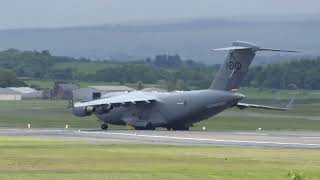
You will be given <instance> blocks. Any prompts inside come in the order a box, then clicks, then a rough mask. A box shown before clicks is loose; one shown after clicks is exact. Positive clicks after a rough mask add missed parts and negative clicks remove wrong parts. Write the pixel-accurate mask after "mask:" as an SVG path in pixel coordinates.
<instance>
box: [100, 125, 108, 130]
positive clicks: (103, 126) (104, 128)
mask: <svg viewBox="0 0 320 180" xmlns="http://www.w3.org/2000/svg"><path fill="white" fill-rule="evenodd" d="M108 127H109V126H108V124H101V129H102V130H107V129H108Z"/></svg>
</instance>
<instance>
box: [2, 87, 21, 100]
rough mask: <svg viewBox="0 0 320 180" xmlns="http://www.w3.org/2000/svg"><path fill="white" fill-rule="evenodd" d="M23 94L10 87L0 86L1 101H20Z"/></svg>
mask: <svg viewBox="0 0 320 180" xmlns="http://www.w3.org/2000/svg"><path fill="white" fill-rule="evenodd" d="M21 99H22V95H21V94H20V93H19V92H16V91H14V90H11V89H9V88H0V101H20V100H21Z"/></svg>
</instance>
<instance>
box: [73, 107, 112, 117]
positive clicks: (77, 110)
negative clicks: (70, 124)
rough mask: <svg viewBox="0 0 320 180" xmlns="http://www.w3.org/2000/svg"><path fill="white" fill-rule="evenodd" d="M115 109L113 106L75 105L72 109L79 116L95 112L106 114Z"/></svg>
mask: <svg viewBox="0 0 320 180" xmlns="http://www.w3.org/2000/svg"><path fill="white" fill-rule="evenodd" d="M112 109H113V106H98V107H92V106H80V107H74V108H73V109H72V111H73V114H74V115H75V116H78V117H85V116H91V115H92V114H93V113H95V114H105V113H108V112H109V111H111V110H112Z"/></svg>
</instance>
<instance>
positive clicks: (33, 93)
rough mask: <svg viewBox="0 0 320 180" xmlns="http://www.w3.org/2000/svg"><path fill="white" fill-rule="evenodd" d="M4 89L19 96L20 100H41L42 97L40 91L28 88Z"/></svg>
mask: <svg viewBox="0 0 320 180" xmlns="http://www.w3.org/2000/svg"><path fill="white" fill-rule="evenodd" d="M6 89H10V90H12V91H15V92H17V93H19V94H21V98H22V99H41V98H42V97H43V93H42V91H38V90H35V89H32V88H30V87H8V88H6Z"/></svg>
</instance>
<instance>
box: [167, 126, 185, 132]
mask: <svg viewBox="0 0 320 180" xmlns="http://www.w3.org/2000/svg"><path fill="white" fill-rule="evenodd" d="M189 129H190V127H185V126H175V127H167V130H168V131H171V130H173V131H189Z"/></svg>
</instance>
